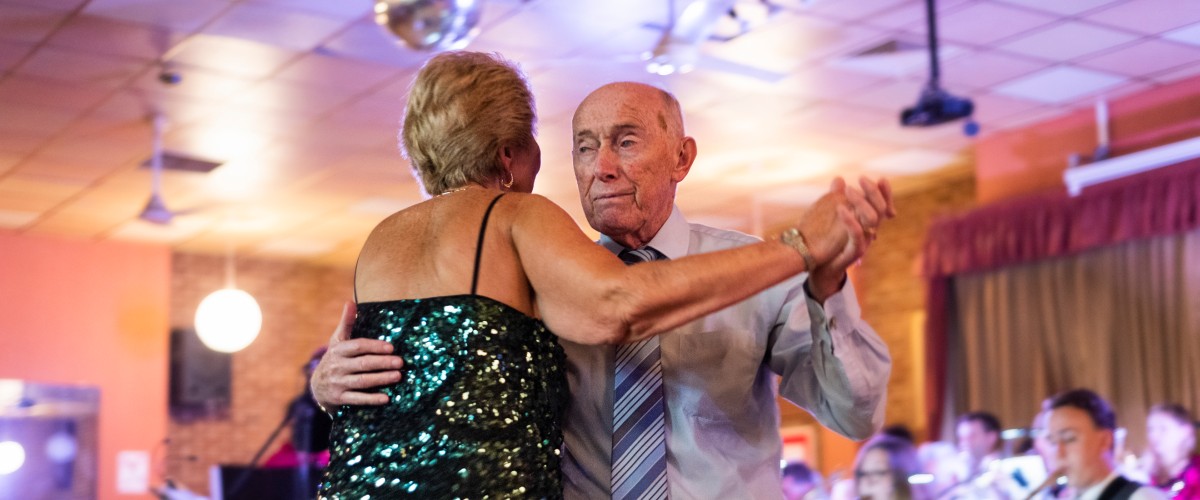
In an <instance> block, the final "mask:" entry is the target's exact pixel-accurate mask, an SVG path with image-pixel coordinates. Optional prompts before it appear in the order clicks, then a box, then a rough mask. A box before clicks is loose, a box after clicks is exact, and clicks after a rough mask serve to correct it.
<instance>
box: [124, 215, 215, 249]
mask: <svg viewBox="0 0 1200 500" xmlns="http://www.w3.org/2000/svg"><path fill="white" fill-rule="evenodd" d="M209 222H210V221H208V220H206V219H203V218H200V217H199V216H195V215H189V216H186V217H175V218H174V219H172V220H171V223H170V224H165V225H164V224H152V223H150V222H146V221H143V220H140V219H134V220H132V221H129V222H126V223H124V224H121V225H120V226H117V227H116V228H113V230H112V231H111V232H109V233H108V235H109V237H111V238H113V239H115V240H120V241H138V242H145V243H182V242H183V241H186V240H188V239H190V238H192V237H194V236H196V235H197V234H200V232H201V231H204V229H205V226H206V225H207V224H208V223H209Z"/></svg>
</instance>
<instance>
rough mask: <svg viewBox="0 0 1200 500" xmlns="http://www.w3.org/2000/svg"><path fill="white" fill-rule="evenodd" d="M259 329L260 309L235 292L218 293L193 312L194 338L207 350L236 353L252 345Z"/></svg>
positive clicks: (233, 289)
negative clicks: (197, 338) (194, 316)
mask: <svg viewBox="0 0 1200 500" xmlns="http://www.w3.org/2000/svg"><path fill="white" fill-rule="evenodd" d="M260 329H262V309H260V308H259V307H258V302H257V301H255V300H254V297H251V296H250V294H248V293H246V292H244V291H242V290H238V289H236V288H225V289H222V290H217V291H215V292H213V293H211V294H209V295H208V297H205V298H204V300H202V301H200V307H198V308H196V334H197V335H199V336H200V341H201V342H204V345H206V346H208V348H209V349H212V350H214V351H220V352H237V351H240V350H242V349H244V348H245V347H246V346H248V345H250V343H251V342H254V339H255V338H257V337H258V332H259V330H260Z"/></svg>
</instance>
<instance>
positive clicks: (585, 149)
mask: <svg viewBox="0 0 1200 500" xmlns="http://www.w3.org/2000/svg"><path fill="white" fill-rule="evenodd" d="M591 150H592V147H591V146H579V148H578V149H576V151H578V152H579V154H583V153H587V152H589V151H591Z"/></svg>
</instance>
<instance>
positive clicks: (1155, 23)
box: [1084, 0, 1200, 35]
mask: <svg viewBox="0 0 1200 500" xmlns="http://www.w3.org/2000/svg"><path fill="white" fill-rule="evenodd" d="M1084 19H1087V20H1089V21H1094V22H1097V23H1102V24H1107V25H1109V26H1113V27H1116V28H1121V29H1125V30H1132V31H1137V32H1139V33H1145V34H1149V35H1153V34H1157V33H1162V32H1164V31H1169V30H1173V29H1175V28H1179V27H1181V26H1186V25H1189V24H1192V23H1195V22H1198V21H1200V2H1196V1H1195V0H1135V1H1130V2H1125V3H1121V4H1118V5H1114V6H1112V7H1109V8H1106V9H1103V10H1100V11H1097V12H1095V13H1091V14H1088V15H1087V16H1085V17H1084Z"/></svg>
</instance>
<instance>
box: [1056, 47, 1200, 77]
mask: <svg viewBox="0 0 1200 500" xmlns="http://www.w3.org/2000/svg"><path fill="white" fill-rule="evenodd" d="M1197 61H1200V47H1194V46H1191V45H1183V44H1179V43H1174V42H1164V41H1162V40H1146V41H1143V42H1138V43H1136V44H1134V45H1130V46H1128V47H1122V48H1119V49H1115V50H1112V51H1109V52H1106V53H1104V54H1100V55H1097V56H1093V57H1089V58H1086V59H1083V60H1080V61H1079V62H1078V63H1077V64H1079V65H1080V66H1083V67H1087V68H1092V69H1098V70H1100V71H1108V72H1110V73H1116V74H1121V75H1127V76H1146V75H1149V74H1152V73H1161V72H1164V71H1168V70H1171V69H1174V68H1178V67H1180V66H1184V65H1187V64H1191V63H1194V62H1197Z"/></svg>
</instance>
